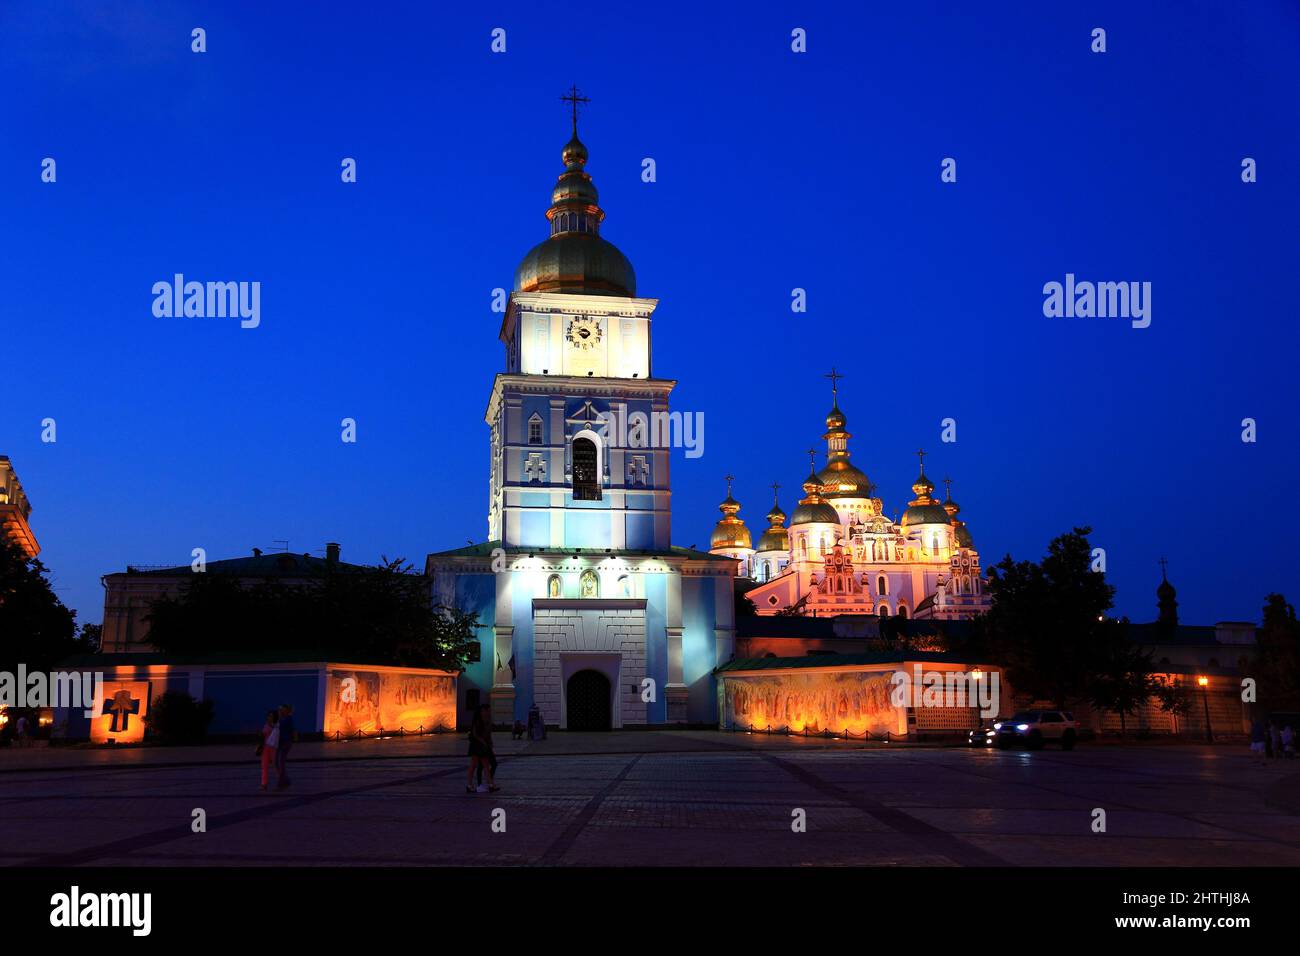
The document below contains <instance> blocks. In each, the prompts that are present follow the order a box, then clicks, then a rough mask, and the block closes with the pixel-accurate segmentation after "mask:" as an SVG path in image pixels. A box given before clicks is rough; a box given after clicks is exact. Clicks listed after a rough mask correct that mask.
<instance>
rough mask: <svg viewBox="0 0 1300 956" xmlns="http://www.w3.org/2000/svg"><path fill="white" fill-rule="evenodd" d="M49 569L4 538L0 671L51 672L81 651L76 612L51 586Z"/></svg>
mask: <svg viewBox="0 0 1300 956" xmlns="http://www.w3.org/2000/svg"><path fill="white" fill-rule="evenodd" d="M48 573H49V572H48V570H47V569H46V567H45V565H44V564H42V563H41V562H40V560H38V559H37V558H29V557H28V556H27V553H26V552H25V551H23V550H22V549H21V548H19V547H18V545H17V544H16V543H14V542H13V541H12V540H11V539H10V538H9V537H8V536H7V535H4V534H0V670H4V671H9V672H10V673H13V672H15V671H16V670H17V669H18V664H19V663H22V664H26V665H27V670H28V671H38V670H39V671H47V670H51V669H52V668H53V667H54V665H55V663H57V662H58V661H59V660H60V659H62V658H64V657H67V656H68V655H69V654H74V653H76V652H77V650H78V647H77V643H76V640H75V635H76V630H77V624H76V619H77V616H76V613H75V612H73V611H71V610H69V609H68V608H67V607H65V606H64V604H63V602H62V601H60V600H59V598H58V596H57V595H56V594H55V593H54V590H53V589H52V588H51V587H50V582H49V578H48V577H47V575H48Z"/></svg>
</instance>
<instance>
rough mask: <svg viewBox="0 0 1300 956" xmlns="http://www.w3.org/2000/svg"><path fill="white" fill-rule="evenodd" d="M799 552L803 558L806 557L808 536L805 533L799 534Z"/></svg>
mask: <svg viewBox="0 0 1300 956" xmlns="http://www.w3.org/2000/svg"><path fill="white" fill-rule="evenodd" d="M799 554H800V555H802V556H803V557H805V558H806V557H808V536H807V535H806V534H801V535H799Z"/></svg>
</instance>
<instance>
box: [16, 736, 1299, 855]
mask: <svg viewBox="0 0 1300 956" xmlns="http://www.w3.org/2000/svg"><path fill="white" fill-rule="evenodd" d="M497 737H498V743H499V748H500V749H499V753H500V756H501V768H500V774H499V782H500V783H501V784H502V789H501V791H500V792H498V793H495V794H467V793H465V791H464V782H465V760H464V758H463V757H462V756H461V753H462V752H463V749H464V742H463V740H462V739H461V738H460V737H451V736H447V737H425V738H407V739H401V740H384V741H364V742H357V743H332V744H302V745H300V746H299V747H298V748H297V749H295V751H294V754H295V757H298V758H301V759H297V760H296V761H295V762H294V767H293V779H294V785H293V787H292V788H291V789H290V790H288V791H286V792H282V793H274V792H272V793H261V792H260V791H258V790H257V786H256V785H257V768H256V765H255V763H254V760H253V758H252V753H251V747H249V746H246V745H232V746H220V747H205V748H178V749H174V750H163V749H161V748H159V749H140V750H133V751H121V752H116V753H112V752H105V751H99V750H82V751H71V750H47V751H24V752H15V751H8V752H0V780H2V781H3V782H4V787H3V790H0V865H6V866H13V865H27V864H45V865H94V866H119V865H129V866H177V865H179V866H186V865H239V866H261V865H267V866H274V865H286V864H303V865H321V866H339V865H349V864H351V865H366V864H369V865H412V864H414V865H423V864H442V865H473V864H489V865H490V864H497V865H514V864H544V865H552V864H553V865H613V866H618V865H631V866H652V865H692V866H700V865H705V866H707V865H777V866H792V865H938V866H980V865H997V864H1011V865H1023V864H1041V865H1063V866H1064V865H1082V866H1140V865H1205V866H1224V865H1238V866H1262V865H1285V866H1296V865H1300V763H1297V762H1293V761H1283V760H1276V761H1272V762H1269V763H1267V764H1261V763H1257V762H1254V761H1252V759H1251V758H1250V756H1249V755H1248V754H1245V753H1243V752H1241V751H1242V748H1239V747H1228V746H1225V747H1205V746H1191V745H1181V746H1168V745H1165V746H1138V745H1129V746H1081V747H1080V748H1079V749H1077V750H1075V751H1074V752H1072V753H1063V752H1061V751H1057V750H1043V751H1036V752H1021V751H993V750H967V749H964V748H902V747H898V746H896V745H895V746H893V747H891V746H889V745H874V746H872V747H869V748H864V747H863V746H862V743H861V742H860V741H859V742H856V743H854V744H849V743H847V742H834V741H818V740H809V741H804V740H799V739H793V740H792V739H787V738H782V737H771V738H768V737H764V736H761V735H746V734H722V733H717V732H707V731H705V732H694V731H681V732H676V731H663V732H646V733H616V734H604V735H600V734H590V735H584V734H553V735H552V736H551V737H550V738H549V739H548V740H547V741H545V742H541V743H536V744H531V743H526V742H516V741H511V740H509V735H508V734H498V735H497ZM196 808H201V809H203V810H204V811H205V812H206V817H207V832H206V833H194V832H192V830H191V826H190V822H191V819H192V811H193V810H194V809H196ZM1094 808H1102V809H1104V810H1105V811H1106V814H1107V832H1106V833H1104V834H1098V833H1093V832H1092V830H1091V823H1092V819H1093V816H1092V812H1093V810H1094ZM796 810H802V811H804V813H805V814H806V819H807V831H806V832H803V833H796V832H793V831H792V829H791V821H792V819H793V817H792V813H793V812H794V811H796ZM496 811H504V820H505V832H503V833H502V832H494V830H493V827H492V823H493V820H494V818H497V819H499V818H500V817H501V814H500V813H497V812H496Z"/></svg>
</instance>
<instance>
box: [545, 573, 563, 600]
mask: <svg viewBox="0 0 1300 956" xmlns="http://www.w3.org/2000/svg"><path fill="white" fill-rule="evenodd" d="M561 587H562V586H561V584H560V576H559V575H558V574H552V575H551V576H550V577H549V578H547V579H546V596H547V597H549V598H557V597H559V596H560V594H561V593H562V590H561Z"/></svg>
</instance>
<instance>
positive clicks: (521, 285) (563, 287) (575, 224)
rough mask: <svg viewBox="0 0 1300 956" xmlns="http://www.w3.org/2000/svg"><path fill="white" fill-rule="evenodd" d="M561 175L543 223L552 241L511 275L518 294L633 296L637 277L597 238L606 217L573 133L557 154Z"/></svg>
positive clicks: (538, 248) (583, 150)
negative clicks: (561, 169) (549, 293)
mask: <svg viewBox="0 0 1300 956" xmlns="http://www.w3.org/2000/svg"><path fill="white" fill-rule="evenodd" d="M560 155H561V158H562V159H563V160H564V172H562V173H561V174H560V176H559V179H558V180H557V181H556V183H555V188H554V189H553V190H552V191H551V207H550V208H549V209H547V210H546V218H547V219H548V220H550V223H551V235H550V237H549V238H547V239H545V240H543V241H542V242H539V243H538V244H537V245H535V246H533V248H532V249H530V250H529V251H528V254H527V255H526V256H524V258H523V261H522V262H520V263H519V268H517V269H516V270H515V283H514V288H515V291H516V292H571V293H578V294H581V295H617V296H635V295H636V272H635V270H633V268H632V263H630V262H628V260H627V257H626V256H624V255H623V253H621V252H619V251H618V248H617V247H616V246H615V245H614V244H613V243H611V242H607V241H606V240H604V239H602V238H601V237H600V224H601V223H602V222H603V221H604V219H605V212H604V210H603V209H601V208H600V205H599V203H600V193H599V192H598V191H597V190H596V184H595V183H594V182H592V181H591V176H590V175H588V173H587V171H586V169H585V168H584V167H585V166H586V163H587V147H586V146H584V145H583V144H582V141H581V140H579V139H578V134H577V131H576V130H575V131H574V134H573V138H572V139H571V140H569V142H568V143H567V144H565V147H564V150H563V152H562V153H561V154H560Z"/></svg>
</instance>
